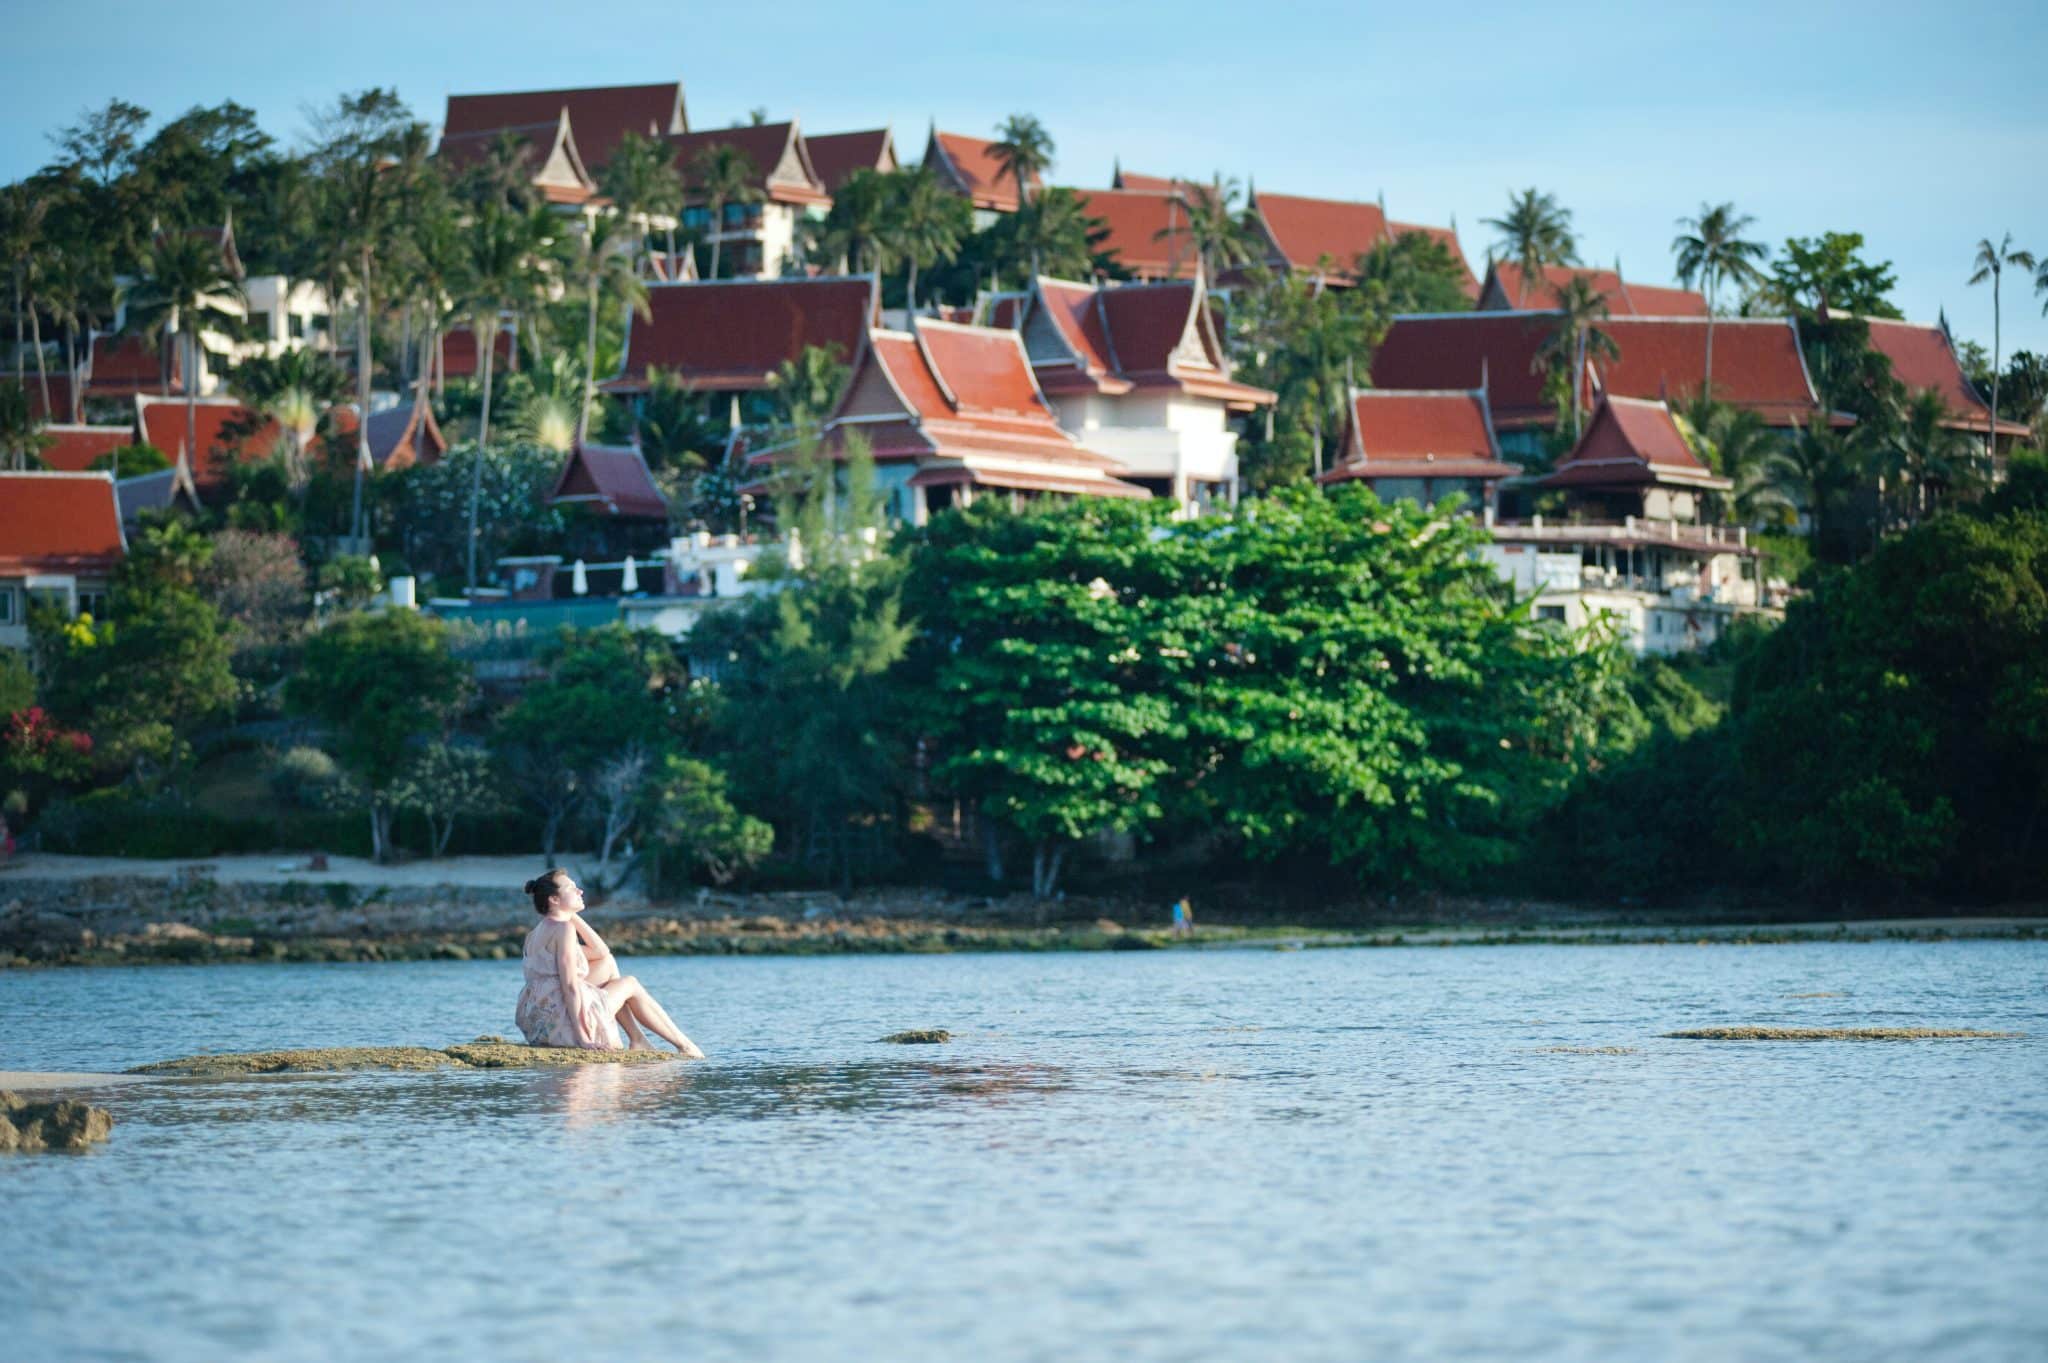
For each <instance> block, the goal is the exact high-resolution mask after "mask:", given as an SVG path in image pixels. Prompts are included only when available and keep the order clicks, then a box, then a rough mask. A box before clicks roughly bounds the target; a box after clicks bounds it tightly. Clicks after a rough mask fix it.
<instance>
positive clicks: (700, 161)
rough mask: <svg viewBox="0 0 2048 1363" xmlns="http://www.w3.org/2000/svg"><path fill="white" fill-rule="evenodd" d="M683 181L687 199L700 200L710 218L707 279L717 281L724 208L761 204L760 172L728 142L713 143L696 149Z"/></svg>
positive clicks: (723, 235)
mask: <svg viewBox="0 0 2048 1363" xmlns="http://www.w3.org/2000/svg"><path fill="white" fill-rule="evenodd" d="M684 179H685V181H686V183H687V184H688V186H689V192H690V195H691V197H693V198H696V199H701V200H702V201H703V202H704V207H705V209H706V211H707V212H709V213H710V215H711V225H710V227H709V229H708V230H709V231H710V233H711V272H710V278H712V279H717V278H718V277H719V275H718V257H719V248H720V247H721V246H722V245H724V243H725V206H726V205H727V204H754V203H759V202H761V200H762V199H763V198H765V197H766V191H764V190H763V189H762V188H761V170H760V168H759V167H758V166H756V165H755V164H754V162H753V159H752V158H751V157H749V156H748V155H747V154H746V153H745V152H743V151H741V150H740V149H739V148H738V147H736V146H734V145H733V144H732V143H730V142H714V143H711V144H710V145H709V146H705V147H702V148H699V149H698V152H697V154H696V156H695V157H693V158H691V161H690V166H689V169H688V171H687V172H686V173H685V176H684Z"/></svg>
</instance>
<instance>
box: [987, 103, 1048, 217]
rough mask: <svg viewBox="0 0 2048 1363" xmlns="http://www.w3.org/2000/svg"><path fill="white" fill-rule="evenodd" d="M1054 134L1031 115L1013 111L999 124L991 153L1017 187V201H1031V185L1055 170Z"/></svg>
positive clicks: (1026, 202)
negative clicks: (1053, 164)
mask: <svg viewBox="0 0 2048 1363" xmlns="http://www.w3.org/2000/svg"><path fill="white" fill-rule="evenodd" d="M1052 153H1053V142H1052V134H1051V133H1049V132H1047V131H1046V130H1045V125H1044V124H1042V123H1040V122H1039V121H1038V120H1037V119H1036V118H1034V117H1033V116H1032V115H1030V114H1011V115H1010V116H1009V117H1008V118H1006V119H1004V120H1003V121H1002V122H1001V123H1000V124H998V125H997V126H996V140H995V141H993V142H991V143H989V147H988V154H989V155H990V156H992V157H994V158H995V161H996V164H997V165H999V166H1001V167H1002V168H1003V170H1002V173H1003V174H1005V175H1007V176H1009V177H1010V182H1011V183H1012V184H1014V185H1016V186H1017V203H1018V205H1019V206H1020V207H1021V206H1022V205H1024V204H1028V203H1030V202H1031V187H1032V185H1034V184H1036V183H1037V182H1038V178H1039V177H1040V176H1041V175H1043V174H1045V172H1046V171H1048V170H1050V169H1052Z"/></svg>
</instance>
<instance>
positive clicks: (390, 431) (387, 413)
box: [368, 402, 448, 472]
mask: <svg viewBox="0 0 2048 1363" xmlns="http://www.w3.org/2000/svg"><path fill="white" fill-rule="evenodd" d="M368 434H369V438H370V460H371V462H372V463H374V464H376V466H377V467H378V468H380V469H383V470H385V471H386V472H390V471H393V470H396V469H407V468H411V467H412V466H413V465H415V464H438V463H440V462H441V456H442V455H444V454H446V453H448V438H447V437H446V436H444V435H442V434H441V423H440V422H438V421H436V420H434V407H433V404H432V403H426V402H407V403H401V404H400V405H399V406H396V407H387V408H385V409H384V410H383V411H381V412H372V413H370V420H369V431H368Z"/></svg>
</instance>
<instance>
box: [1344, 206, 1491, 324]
mask: <svg viewBox="0 0 2048 1363" xmlns="http://www.w3.org/2000/svg"><path fill="white" fill-rule="evenodd" d="M1357 277H1358V283H1357V286H1356V287H1357V292H1358V294H1359V301H1360V302H1361V303H1364V304H1365V305H1367V306H1368V307H1369V308H1370V309H1371V310H1372V312H1373V313H1374V314H1375V315H1376V316H1377V318H1378V319H1380V325H1379V326H1377V327H1376V328H1375V331H1376V333H1377V334H1384V330H1385V326H1386V325H1387V324H1390V323H1391V322H1392V320H1393V318H1394V317H1395V316H1396V315H1397V314H1400V313H1404V312H1465V311H1468V310H1470V308H1471V306H1472V300H1471V299H1470V298H1468V297H1467V296H1466V294H1465V281H1466V279H1467V278H1468V277H1469V276H1468V275H1467V274H1466V272H1465V264H1464V262H1463V261H1461V260H1459V259H1458V258H1457V256H1456V255H1454V254H1453V253H1452V251H1451V248H1450V247H1449V246H1447V245H1446V244H1445V243H1443V242H1442V241H1439V240H1438V239H1437V238H1435V237H1433V236H1431V235H1429V234H1428V233H1427V232H1403V233H1402V234H1401V235H1400V236H1398V237H1396V238H1395V239H1394V240H1392V241H1390V242H1382V243H1380V244H1379V245H1377V246H1375V247H1373V248H1372V249H1371V250H1370V251H1367V252H1366V253H1365V254H1363V255H1361V256H1360V257H1359V258H1358V264H1357ZM1377 334H1376V336H1375V340H1377Z"/></svg>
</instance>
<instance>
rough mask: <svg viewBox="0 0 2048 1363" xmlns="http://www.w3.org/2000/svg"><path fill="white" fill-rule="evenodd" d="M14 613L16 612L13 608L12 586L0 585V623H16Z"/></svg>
mask: <svg viewBox="0 0 2048 1363" xmlns="http://www.w3.org/2000/svg"><path fill="white" fill-rule="evenodd" d="M16 614H17V612H16V610H15V605H14V588H12V587H0V625H11V624H14V623H16V621H15V616H16Z"/></svg>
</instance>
